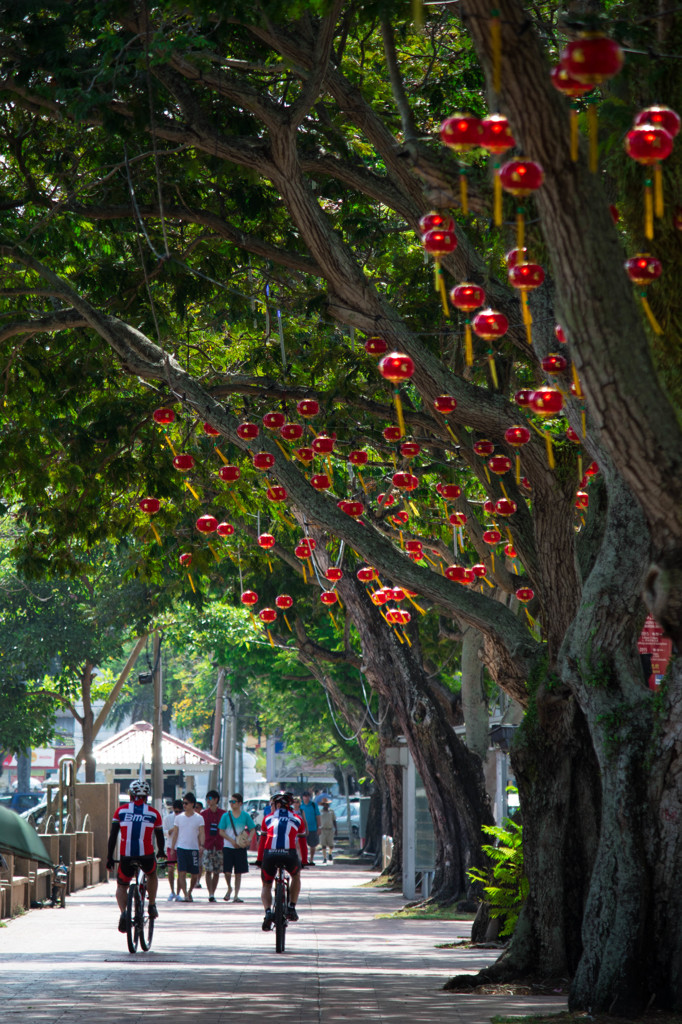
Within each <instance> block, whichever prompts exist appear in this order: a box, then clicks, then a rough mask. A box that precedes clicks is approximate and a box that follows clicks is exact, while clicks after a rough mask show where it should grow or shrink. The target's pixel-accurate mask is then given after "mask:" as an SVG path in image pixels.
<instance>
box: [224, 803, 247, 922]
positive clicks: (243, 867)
mask: <svg viewBox="0 0 682 1024" xmlns="http://www.w3.org/2000/svg"><path fill="white" fill-rule="evenodd" d="M243 805H244V797H243V796H242V795H241V793H233V794H232V796H231V797H230V809H229V811H227V812H226V813H225V814H223V816H222V818H221V819H220V826H219V831H220V835H221V836H222V837H223V839H224V840H225V844H224V846H223V871H224V872H225V881H226V882H227V892H226V893H225V895H224V896H223V899H224V900H225V902H227V901H228V900H229V899H230V896H231V895H232V874H234V896H233V898H232V902H233V903H243V902H244V900H242V899H240V897H239V889H240V887H241V884H242V875H245V874H246V873H247V872H248V870H249V861H248V858H247V855H246V851H247V850H248V848H249V845H250V843H251V837H252V835H253V833H254V831H255V829H256V824H255V822H254V820H253V818H252V817H251V815H250V814H247V812H246V811H245V810H244V806H243ZM245 830H247V832H248V836H247V835H246V834H245V836H244V840H243V841H244V845H243V846H242V844H241V842H240V841H239V836H240V835H241V833H242V832H245Z"/></svg>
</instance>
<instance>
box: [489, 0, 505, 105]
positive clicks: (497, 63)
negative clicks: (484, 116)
mask: <svg viewBox="0 0 682 1024" xmlns="http://www.w3.org/2000/svg"><path fill="white" fill-rule="evenodd" d="M490 57H491V61H492V66H493V91H494V92H497V93H499V91H500V89H501V88H502V25H501V23H500V18H499V14H498V12H497V11H495V10H494V11H493V12H492V17H491V19H490Z"/></svg>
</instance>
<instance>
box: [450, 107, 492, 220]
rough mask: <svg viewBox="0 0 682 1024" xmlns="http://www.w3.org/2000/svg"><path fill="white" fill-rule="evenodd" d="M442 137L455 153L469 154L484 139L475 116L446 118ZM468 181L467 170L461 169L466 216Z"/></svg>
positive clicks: (460, 176) (459, 115)
mask: <svg viewBox="0 0 682 1024" xmlns="http://www.w3.org/2000/svg"><path fill="white" fill-rule="evenodd" d="M440 137H441V140H442V142H443V143H444V144H445V145H446V146H448V147H449V148H450V149H452V150H453V151H454V152H455V153H468V152H469V150H471V149H474V148H475V147H476V146H480V145H481V140H482V138H483V129H482V128H481V121H480V119H479V118H478V117H474V115H473V114H453V115H452V117H448V118H446V119H445V121H443V123H442V125H441V126H440ZM466 181H467V180H466V168H464V167H460V172H459V196H460V204H461V207H462V213H463V214H464V215H465V216H466V214H468V212H469V200H468V196H467V184H466Z"/></svg>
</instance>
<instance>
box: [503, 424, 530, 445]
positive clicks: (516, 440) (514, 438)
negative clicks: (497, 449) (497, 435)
mask: <svg viewBox="0 0 682 1024" xmlns="http://www.w3.org/2000/svg"><path fill="white" fill-rule="evenodd" d="M504 439H505V441H506V442H507V444H510V445H512V446H513V447H514V448H520V447H521V446H522V445H524V444H528V442H529V441H530V430H529V429H528V427H523V426H515V427H508V428H507V430H505V432H504Z"/></svg>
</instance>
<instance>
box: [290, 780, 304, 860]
mask: <svg viewBox="0 0 682 1024" xmlns="http://www.w3.org/2000/svg"><path fill="white" fill-rule="evenodd" d="M292 810H293V812H294V814H297V815H298V816H299V818H300V819H301V821H302V822H303V828H304V831H303V832H301V834H300V835H299V836H298V839H297V840H296V842H297V844H298V856H299V857H300V860H301V867H302V868H307V867H308V839H307V836H308V826H307V825H306V822H305V818H304V817H303V814H302V813H301V798H300V796H295V797H294V799H293V807H292Z"/></svg>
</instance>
